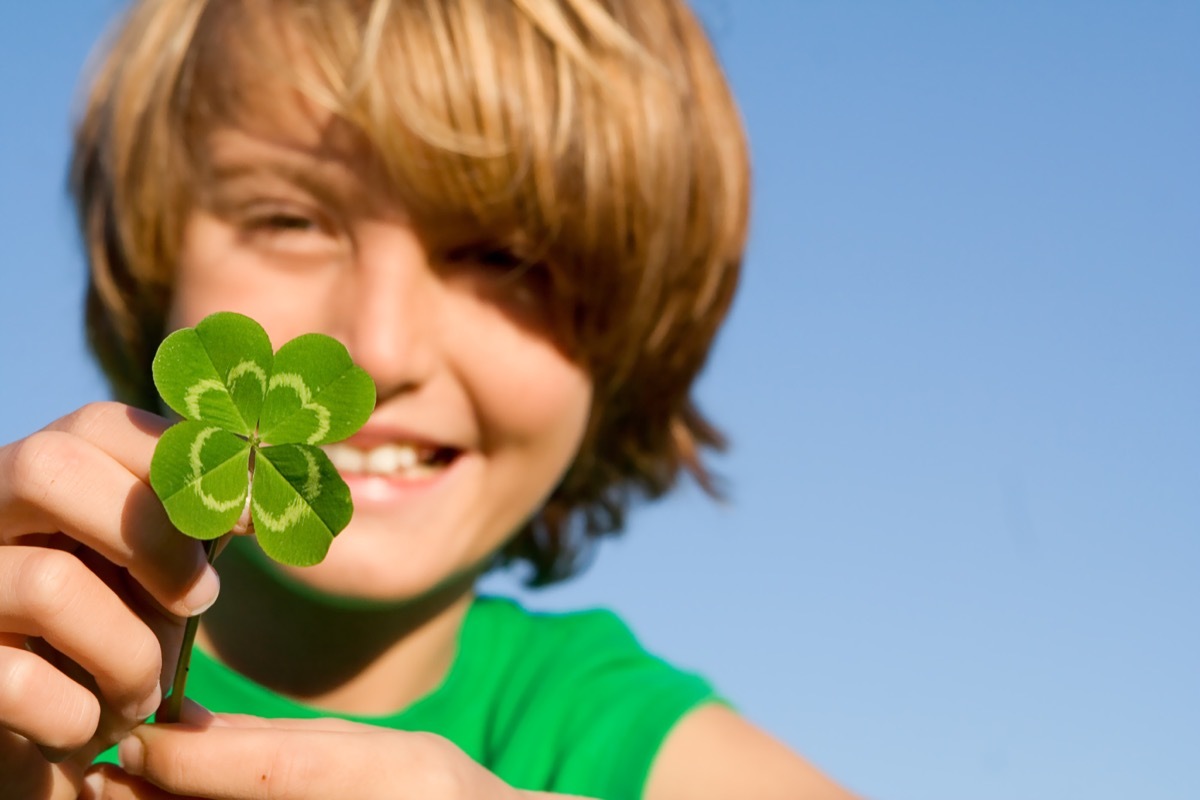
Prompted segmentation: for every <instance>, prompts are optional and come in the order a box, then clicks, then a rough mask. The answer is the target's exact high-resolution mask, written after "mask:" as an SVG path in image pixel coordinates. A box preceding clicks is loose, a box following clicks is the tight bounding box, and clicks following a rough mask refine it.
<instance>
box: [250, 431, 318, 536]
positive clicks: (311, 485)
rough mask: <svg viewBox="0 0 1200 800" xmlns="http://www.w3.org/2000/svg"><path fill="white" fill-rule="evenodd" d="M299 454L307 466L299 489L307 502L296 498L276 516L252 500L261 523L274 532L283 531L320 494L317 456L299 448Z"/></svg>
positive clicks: (298, 517) (302, 514)
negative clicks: (302, 485)
mask: <svg viewBox="0 0 1200 800" xmlns="http://www.w3.org/2000/svg"><path fill="white" fill-rule="evenodd" d="M300 454H301V455H303V456H304V461H305V462H306V465H307V467H308V474H307V475H305V477H304V487H303V488H302V489H301V490H300V493H301V494H302V495H303V496H304V500H305V501H307V502H301V500H300V498H296V499H295V500H293V501H292V502H291V504H290V505H289V506H288V507H287V508H286V509H284V511H283V513H282V514H279V515H278V516H276V515H275V514H272V513H271V512H269V511H267V510H266V509H265V508H263V507H262V504H261V503H259V502H258V501H257V500H254V501H253V502H254V510H255V511H257V512H258V516H259V517H260V519H261V522H262V523H263V525H264V526H265V527H267V528H269V529H270V530H273V531H275V532H276V533H283V532H284V531H286V530H287V529H288V528H289V527H291V526H292V525H293V524H294V523H295V522H296V520H298V519H300V517H302V516H304V511H305V509H306V508H307V505H308V503H311V502H312V501H313V500H316V499H317V498H318V497H320V496H321V467H320V465H319V464H318V462H317V457H316V456H314V455H313V454H312V453H310V452H308V451H307V450H300Z"/></svg>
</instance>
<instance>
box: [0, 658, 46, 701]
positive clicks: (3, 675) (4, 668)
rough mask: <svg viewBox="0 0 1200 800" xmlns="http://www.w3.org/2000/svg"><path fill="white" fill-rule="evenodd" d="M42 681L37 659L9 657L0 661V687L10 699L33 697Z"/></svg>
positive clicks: (40, 666) (40, 667) (40, 668)
mask: <svg viewBox="0 0 1200 800" xmlns="http://www.w3.org/2000/svg"><path fill="white" fill-rule="evenodd" d="M44 680H45V678H44V676H43V675H42V665H41V664H40V663H39V660H38V659H34V658H13V657H11V656H10V657H8V658H3V659H0V686H3V687H4V690H5V693H6V694H8V695H9V696H10V697H21V698H28V697H33V696H35V695H36V694H37V693H38V691H39V690H40V688H41V685H42V682H43V681H44Z"/></svg>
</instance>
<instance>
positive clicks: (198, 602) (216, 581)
mask: <svg viewBox="0 0 1200 800" xmlns="http://www.w3.org/2000/svg"><path fill="white" fill-rule="evenodd" d="M220 591H221V579H220V578H218V577H217V571H216V570H215V569H213V568H212V566H211V565H209V564H205V565H204V571H203V572H201V573H200V577H199V578H197V579H196V582H195V583H194V584H192V588H191V589H189V590H188V593H187V594H186V595H184V597H183V607H184V608H186V609H187V612H188V616H189V617H194V616H196V615H197V614H203V613H204V612H205V611H208V609H210V608H212V604H213V603H215V602H217V594H218V593H219V592H220Z"/></svg>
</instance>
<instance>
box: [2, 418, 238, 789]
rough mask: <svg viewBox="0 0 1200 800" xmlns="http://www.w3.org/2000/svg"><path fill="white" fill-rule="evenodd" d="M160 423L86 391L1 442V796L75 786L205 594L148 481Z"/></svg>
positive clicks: (213, 586) (152, 684) (152, 687)
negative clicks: (42, 423) (65, 410)
mask: <svg viewBox="0 0 1200 800" xmlns="http://www.w3.org/2000/svg"><path fill="white" fill-rule="evenodd" d="M166 426H167V422H166V420H164V419H162V418H160V417H157V416H155V415H153V414H148V413H145V412H141V411H137V410H135V409H132V408H129V407H127V406H123V405H120V404H117V403H96V404H93V405H89V406H85V407H84V408H82V409H80V410H79V411H77V412H75V413H73V414H70V415H68V416H66V417H64V418H62V419H60V420H58V421H56V422H54V423H52V424H51V425H49V426H48V427H46V428H45V429H44V430H42V431H39V432H37V433H35V434H32V435H31V436H28V437H26V438H25V439H21V440H19V441H17V442H14V443H12V444H10V445H7V446H5V447H0V797H20V798H29V800H59V798H74V797H76V796H77V795H78V793H79V791H80V788H81V786H82V781H83V773H84V770H85V769H86V768H87V766H88V765H89V764H90V763H91V761H92V759H93V758H94V757H95V756H96V755H97V754H98V753H99V752H101V751H102V750H103V749H105V748H106V747H108V746H110V745H111V744H113V743H114V742H116V741H118V740H119V739H120V738H122V737H123V736H124V735H125V733H127V732H128V731H129V730H131V729H132V728H133V727H134V726H135V725H137V724H138V723H140V722H141V721H142V720H144V719H145V718H146V716H148V715H149V714H150V713H151V712H153V711H154V708H155V706H156V705H157V703H158V701H159V699H160V698H161V690H160V686H161V685H162V679H163V675H164V673H165V672H168V671H169V670H172V669H173V668H174V663H173V661H174V658H175V656H176V654H177V653H176V651H177V649H178V646H179V638H180V635H181V629H182V619H183V617H185V616H187V615H189V614H193V613H196V612H198V611H199V610H200V609H202V608H203V607H205V606H207V605H210V604H211V603H212V601H213V600H215V599H216V592H217V581H216V575H215V573H212V571H211V568H209V567H208V566H207V565H206V564H205V559H204V554H203V549H202V548H201V546H200V544H199V543H198V542H196V541H193V540H191V539H188V538H187V537H184V536H181V535H180V534H179V533H178V532H177V531H175V530H174V529H173V528H172V527H171V525H170V522H169V521H168V520H167V517H166V513H165V512H164V511H163V508H162V505H161V503H159V501H158V499H157V498H156V497H155V495H154V493H153V491H152V490H151V489H150V487H149V482H148V481H149V468H150V458H151V456H152V455H153V452H154V445H155V443H156V441H157V438H158V435H159V434H160V433H161V432H162V431H163V430H164V429H165V428H166Z"/></svg>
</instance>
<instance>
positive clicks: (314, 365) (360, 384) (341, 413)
mask: <svg viewBox="0 0 1200 800" xmlns="http://www.w3.org/2000/svg"><path fill="white" fill-rule="evenodd" d="M374 408H375V384H374V382H373V381H372V380H371V377H370V376H369V375H368V374H367V373H366V371H365V370H363V369H362V368H361V367H359V366H356V365H355V363H354V361H353V360H352V359H351V358H350V353H349V352H347V350H346V348H345V346H343V345H342V344H341V343H340V342H338V341H337V340H336V339H332V338H330V337H328V336H323V335H321V334H315V333H310V334H306V335H304V336H298V337H296V338H295V339H292V340H291V341H290V342H288V343H287V344H285V345H283V347H280V348H279V352H278V353H276V354H275V369H274V372H273V374H272V375H271V380H270V384H269V386H268V389H267V396H266V399H265V400H264V401H263V409H262V417H261V419H260V420H259V435H260V436H261V438H262V440H263V441H265V442H269V443H271V444H275V445H280V444H295V443H302V444H310V445H315V444H328V443H329V442H336V441H339V440H341V439H345V438H346V437H347V436H349V435H350V434H352V433H354V432H355V431H356V430H358V429H359V428H361V427H362V425H363V423H364V422H366V421H367V417H369V416H370V415H371V411H373V410H374Z"/></svg>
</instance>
